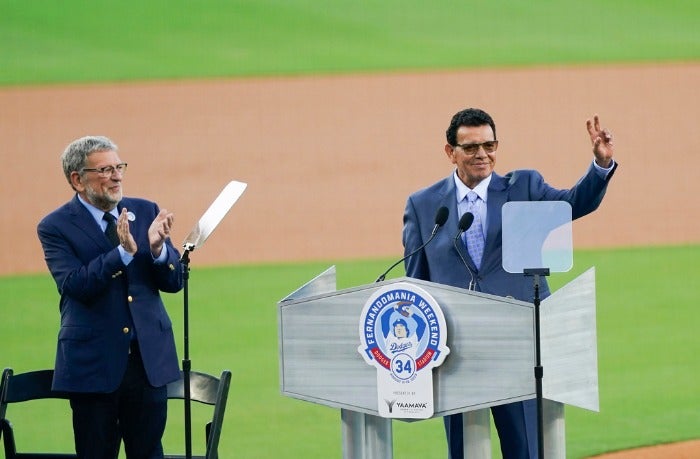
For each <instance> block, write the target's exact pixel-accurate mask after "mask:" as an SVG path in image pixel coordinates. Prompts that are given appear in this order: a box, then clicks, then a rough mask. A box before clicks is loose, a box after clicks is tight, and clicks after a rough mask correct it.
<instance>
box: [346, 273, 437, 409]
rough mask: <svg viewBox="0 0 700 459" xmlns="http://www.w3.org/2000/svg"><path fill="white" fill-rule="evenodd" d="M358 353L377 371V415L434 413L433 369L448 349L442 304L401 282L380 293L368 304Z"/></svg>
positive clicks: (362, 322)
mask: <svg viewBox="0 0 700 459" xmlns="http://www.w3.org/2000/svg"><path fill="white" fill-rule="evenodd" d="M359 332H360V342H361V344H360V346H359V347H358V351H359V352H360V354H361V355H362V356H363V357H364V359H365V361H366V362H367V363H368V364H370V365H373V366H375V367H376V368H377V391H378V411H379V414H380V415H382V416H384V417H395V418H429V417H430V416H432V414H433V412H434V411H433V400H432V395H433V389H432V388H433V384H432V371H431V370H432V368H434V367H437V366H439V365H441V364H442V362H443V361H444V359H445V357H446V356H447V354H449V352H450V351H449V349H448V347H447V346H446V344H445V343H446V341H447V327H446V325H445V318H444V316H443V314H442V310H441V309H440V306H439V305H438V303H437V301H435V299H434V298H433V297H432V296H430V294H429V293H428V292H426V291H425V290H423V289H421V288H419V287H417V286H415V285H413V284H410V283H407V282H399V283H394V284H390V285H387V286H384V287H382V288H380V289H378V290H377V291H376V292H375V293H374V294H373V295H372V296H371V297H370V298H369V299H368V300H367V303H365V306H364V309H363V310H362V314H361V316H360V324H359Z"/></svg>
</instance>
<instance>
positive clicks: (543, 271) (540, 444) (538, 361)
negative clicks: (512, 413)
mask: <svg viewBox="0 0 700 459" xmlns="http://www.w3.org/2000/svg"><path fill="white" fill-rule="evenodd" d="M523 273H524V274H525V275H526V276H533V278H534V288H535V297H534V300H533V304H534V305H535V391H536V392H535V393H536V396H537V455H538V457H539V459H544V408H543V396H542V378H543V377H544V368H542V350H541V346H540V276H549V268H538V269H525V270H524V271H523Z"/></svg>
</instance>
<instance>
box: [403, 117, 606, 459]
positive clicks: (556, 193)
mask: <svg viewBox="0 0 700 459" xmlns="http://www.w3.org/2000/svg"><path fill="white" fill-rule="evenodd" d="M586 125H587V130H588V134H589V136H590V139H591V145H592V149H593V161H592V162H591V164H590V166H589V167H588V169H587V171H586V173H585V174H584V175H583V177H582V178H581V179H580V180H579V181H578V182H577V183H576V184H575V185H574V186H573V187H572V188H570V189H556V188H554V187H551V186H549V185H548V184H547V183H546V182H545V181H544V179H543V177H542V175H541V174H539V173H538V172H536V171H534V170H516V171H513V172H509V173H508V174H506V175H504V176H501V175H498V174H496V173H495V172H494V167H495V164H496V152H497V150H498V139H497V137H496V125H495V123H494V121H493V119H492V118H491V116H490V115H489V114H488V113H486V112H484V111H483V110H480V109H476V108H468V109H465V110H462V111H460V112H458V113H456V114H455V115H454V116H453V117H452V120H451V122H450V126H449V127H448V129H447V131H446V137H447V143H446V145H445V153H446V154H447V157H448V158H449V160H450V161H451V162H452V164H454V165H455V168H456V169H455V171H454V173H453V174H451V175H450V176H448V177H446V178H444V179H442V180H440V181H439V182H437V183H435V184H433V185H431V186H429V187H427V188H424V189H422V190H420V191H417V192H415V193H413V194H412V195H411V196H410V197H409V198H408V202H407V204H406V209H405V212H404V227H403V244H404V253H405V254H409V253H411V252H413V251H414V250H416V249H417V248H418V247H420V246H421V245H422V244H424V243H425V242H426V241H427V240H428V238H429V237H430V235H431V233H432V230H433V227H434V225H435V212H436V210H437V209H439V208H440V207H442V206H445V207H447V208H448V209H449V218H448V220H447V222H446V223H445V225H444V226H445V228H443V229H442V231H440V232H439V233H437V235H436V237H435V239H434V240H433V241H432V243H431V244H429V245H428V246H427V247H426V248H425V250H423V251H421V252H420V253H419V254H416V255H415V256H411V257H409V258H408V259H407V260H406V262H405V267H406V274H407V276H410V277H414V278H418V279H424V280H428V281H432V282H437V283H440V284H446V285H452V286H456V287H463V288H467V287H468V286H470V287H471V288H473V289H474V290H476V291H480V292H484V293H489V294H493V295H499V296H504V297H505V296H510V297H513V298H516V299H518V300H523V301H531V300H532V295H533V287H532V279H529V278H527V277H525V276H523V275H522V274H512V273H507V272H506V271H505V270H504V269H503V267H502V241H501V208H502V207H503V204H505V203H506V202H508V201H566V202H568V203H569V204H571V207H572V217H573V218H574V219H576V218H579V217H582V216H584V215H586V214H589V213H590V212H593V211H594V210H595V209H597V208H598V206H599V205H600V203H601V201H602V199H603V196H604V195H605V192H606V190H607V186H608V182H609V180H610V178H611V177H612V176H613V172H614V171H615V169H616V168H617V164H616V163H615V161H614V160H613V142H612V135H611V134H610V132H609V131H608V130H607V129H603V128H601V126H600V120H599V118H598V115H595V116H594V117H593V119H592V120H590V119H589V120H587V121H586ZM467 211H469V212H472V213H473V214H474V217H475V218H474V222H473V224H472V227H471V228H470V229H472V228H473V230H472V231H469V232H468V233H469V234H466V233H465V238H464V243H463V244H456V246H457V247H455V244H453V236H454V235H455V234H457V233H458V222H459V220H460V216H461V215H463V214H464V213H465V212H467ZM465 262H466V263H465ZM543 284H544V285H543V286H542V287H541V297H542V298H545V297H546V296H548V295H549V288H548V287H547V284H546V282H544V283H543ZM533 366H534V362H533ZM533 382H534V380H533ZM491 413H492V415H493V419H494V424H495V425H496V429H497V430H498V435H499V438H500V441H501V452H502V454H503V457H504V459H521V458H522V459H525V458H530V459H535V458H537V457H538V451H537V448H538V445H537V406H536V401H535V400H527V401H524V402H514V403H507V404H504V405H500V406H495V407H492V408H491ZM444 422H445V431H446V434H447V441H448V455H449V458H450V459H462V458H463V457H464V443H463V430H462V429H463V422H462V415H461V414H455V415H449V416H445V417H444Z"/></svg>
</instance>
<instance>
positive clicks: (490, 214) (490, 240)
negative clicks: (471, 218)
mask: <svg viewBox="0 0 700 459" xmlns="http://www.w3.org/2000/svg"><path fill="white" fill-rule="evenodd" d="M507 185H508V184H507V182H506V179H505V178H504V177H502V176H500V175H498V174H495V173H494V174H493V177H492V178H491V183H490V184H489V196H488V203H486V219H487V232H486V241H485V245H484V258H483V259H482V260H481V269H482V271H483V270H484V269H485V268H486V267H487V265H489V264H490V263H493V262H496V261H498V259H499V258H500V257H498V256H496V255H497V254H496V248H498V247H499V246H500V245H501V243H500V238H501V223H502V218H501V209H502V208H503V205H504V204H505V203H506V202H507V201H508V186H507Z"/></svg>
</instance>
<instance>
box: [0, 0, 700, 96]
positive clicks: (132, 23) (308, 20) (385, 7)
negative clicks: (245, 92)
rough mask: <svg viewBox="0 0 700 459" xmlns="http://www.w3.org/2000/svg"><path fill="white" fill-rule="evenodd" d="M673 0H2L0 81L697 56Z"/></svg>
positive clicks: (680, 3) (690, 18)
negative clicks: (407, 0)
mask: <svg viewBox="0 0 700 459" xmlns="http://www.w3.org/2000/svg"><path fill="white" fill-rule="evenodd" d="M698 17H700V3H699V2H691V1H684V0H668V1H664V2H658V1H654V0H639V1H635V0H617V1H615V2H609V1H605V0H590V1H588V2H580V1H574V0H563V1H561V0H543V1H540V2H504V1H496V2H494V1H485V0H475V1H470V2H458V1H454V0H450V1H447V2H442V3H440V4H434V3H430V2H419V1H412V2H405V1H399V0H386V1H383V2H361V3H357V2H350V1H343V0H335V1H330V2H318V1H316V0H289V1H288V0H254V1H253V0H250V1H241V0H238V1H225V0H203V1H197V2H188V1H185V0H169V1H165V0H150V1H148V2H141V1H137V0H127V1H102V2H86V1H82V0H65V1H61V2H48V1H20V0H0V43H2V46H0V62H2V69H1V70H0V85H7V84H11V85H22V84H40V83H52V82H95V81H122V80H156V79H173V78H211V77H232V76H265V75H299V74H320V73H326V74H328V73H353V72H379V71H397V70H434V69H463V68H473V67H485V66H488V67H501V66H529V65H561V64H590V63H620V62H649V61H684V60H685V61H687V60H697V59H698V58H700V36H699V35H698V34H697V32H696V25H697V24H696V23H697V18H698Z"/></svg>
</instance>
